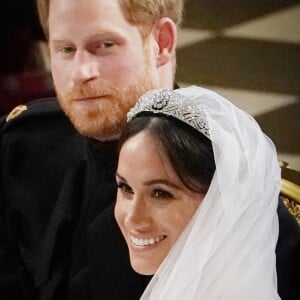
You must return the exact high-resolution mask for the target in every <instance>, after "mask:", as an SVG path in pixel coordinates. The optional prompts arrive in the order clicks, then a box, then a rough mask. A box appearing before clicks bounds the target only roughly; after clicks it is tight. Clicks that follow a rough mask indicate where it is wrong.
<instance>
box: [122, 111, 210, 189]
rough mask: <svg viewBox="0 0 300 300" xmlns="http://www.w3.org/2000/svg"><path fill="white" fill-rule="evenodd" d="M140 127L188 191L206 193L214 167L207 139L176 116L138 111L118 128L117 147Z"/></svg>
mask: <svg viewBox="0 0 300 300" xmlns="http://www.w3.org/2000/svg"><path fill="white" fill-rule="evenodd" d="M144 130H146V131H147V132H148V133H149V134H150V135H151V136H152V137H153V138H154V139H155V141H156V142H157V143H158V145H160V146H161V148H162V150H163V151H164V153H165V154H166V155H167V157H168V158H169V160H170V163H171V165H172V167H173V169H174V171H175V173H176V174H177V175H178V177H179V178H180V180H181V181H182V182H183V184H184V185H185V186H186V187H187V188H189V189H190V190H192V191H195V192H201V193H206V192H207V190H208V187H209V185H210V182H211V180H212V177H213V175H214V172H215V169H216V166H215V160H214V154H213V149H212V144H211V141H210V140H209V139H208V138H207V137H206V136H204V135H203V134H202V133H200V132H199V131H197V130H196V129H194V128H193V127H191V126H189V125H187V124H185V123H184V122H182V121H180V120H178V119H176V118H173V117H169V116H166V115H163V114H158V115H157V114H156V115H154V114H152V113H140V114H138V115H137V116H136V117H135V118H134V119H132V120H131V121H130V122H129V123H128V124H127V126H126V127H125V129H124V131H123V132H122V135H121V138H120V140H119V151H120V150H121V147H122V145H123V144H124V143H125V142H126V141H127V140H128V139H129V138H130V137H133V136H135V135H136V134H138V133H139V132H141V131H144ZM145 146H146V145H145Z"/></svg>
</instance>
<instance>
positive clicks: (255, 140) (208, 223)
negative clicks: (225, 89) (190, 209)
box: [141, 86, 280, 300]
mask: <svg viewBox="0 0 300 300" xmlns="http://www.w3.org/2000/svg"><path fill="white" fill-rule="evenodd" d="M176 92H177V93H180V94H182V95H184V96H186V97H187V98H190V99H193V101H195V103H197V106H198V105H199V106H200V107H201V109H202V110H203V111H204V112H205V115H206V118H207V121H208V125H209V130H210V137H211V140H212V144H213V151H214V157H215V162H216V172H215V174H214V177H213V180H212V182H211V185H210V188H209V190H208V192H207V194H206V196H205V198H204V201H203V202H202V204H201V205H200V206H199V208H198V210H197V211H196V213H195V215H194V217H193V219H192V220H191V222H190V223H189V225H188V226H187V228H186V229H185V231H184V232H183V234H182V235H181V237H180V238H179V240H178V241H177V243H176V245H175V246H174V247H173V248H172V250H171V251H170V253H169V254H168V256H167V257H166V259H165V260H164V262H163V263H162V265H161V266H160V268H159V270H158V271H157V272H156V274H155V275H154V276H153V278H152V280H151V282H150V283H149V285H148V287H147V288H146V290H145V292H144V294H143V296H142V297H141V299H142V300H146V299H149V300H150V299H151V300H177V299H178V300H183V299H187V300H192V299H197V300H217V299H226V300H247V299H249V300H250V299H251V300H253V299H255V300H259V299H261V300H269V299H280V297H279V296H278V294H277V276H276V263H275V262H276V257H275V247H276V243H277V238H278V217H277V211H276V210H277V205H278V194H279V190H280V168H279V166H278V161H277V155H276V150H275V147H274V145H273V143H272V141H271V140H270V139H269V138H268V137H267V136H266V135H264V133H263V132H262V131H261V129H260V127H259V126H258V124H257V123H256V121H255V120H254V119H253V118H252V117H251V116H250V115H248V114H247V113H245V112H244V111H242V110H240V109H238V108H237V107H236V106H234V105H233V104H231V103H230V102H229V101H227V100H226V99H224V98H223V97H221V96H220V95H218V94H216V93H214V92H212V91H209V90H207V89H204V88H200V87H195V86H193V87H188V88H182V89H178V90H176Z"/></svg>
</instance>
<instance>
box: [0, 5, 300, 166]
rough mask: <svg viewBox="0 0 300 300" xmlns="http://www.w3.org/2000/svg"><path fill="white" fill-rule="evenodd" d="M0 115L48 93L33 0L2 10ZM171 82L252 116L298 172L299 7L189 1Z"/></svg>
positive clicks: (49, 85) (46, 62) (46, 67)
mask: <svg viewBox="0 0 300 300" xmlns="http://www.w3.org/2000/svg"><path fill="white" fill-rule="evenodd" d="M0 22H1V24H0V38H1V47H0V51H1V53H0V116H1V115H4V114H6V113H8V112H9V111H10V110H11V109H12V108H13V107H15V106H16V105H18V104H22V103H26V102H27V101H29V100H32V99H36V98H41V97H49V96H52V95H54V91H53V85H52V79H51V74H50V66H49V57H48V53H47V47H46V43H45V41H44V36H43V33H42V31H41V28H40V26H39V23H38V18H37V14H36V9H35V0H11V1H10V2H8V3H7V4H6V8H3V7H2V8H1V11H0ZM177 64H178V68H177V74H176V80H177V82H178V84H179V85H180V86H187V85H193V84H197V85H200V86H203V87H207V88H210V89H213V90H215V91H216V92H218V93H220V94H222V95H223V96H225V97H226V98H228V99H229V100H230V101H232V102H233V103H234V104H236V105H237V106H239V107H240V108H242V109H244V110H246V111H247V112H249V113H250V114H251V115H253V116H254V117H255V119H256V120H257V121H258V123H259V124H260V125H261V127H262V129H263V130H264V131H265V132H266V133H267V134H268V135H269V136H270V137H271V139H272V140H273V141H274V143H275V144H276V146H277V149H278V152H279V158H280V159H281V160H284V161H286V162H288V163H289V165H290V167H291V168H293V169H296V170H299V171H300V126H299V125H300V1H299V0H298V1H296V0H252V1H249V0H187V1H186V11H185V15H184V22H183V26H182V29H181V30H180V32H179V41H178V46H177Z"/></svg>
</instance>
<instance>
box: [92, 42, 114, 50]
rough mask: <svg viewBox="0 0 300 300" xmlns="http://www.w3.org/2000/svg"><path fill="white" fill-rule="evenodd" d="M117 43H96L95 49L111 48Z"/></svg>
mask: <svg viewBox="0 0 300 300" xmlns="http://www.w3.org/2000/svg"><path fill="white" fill-rule="evenodd" d="M114 45H115V44H114V43H113V42H109V41H108V42H101V43H99V44H97V45H95V49H109V48H111V47H113V46H114Z"/></svg>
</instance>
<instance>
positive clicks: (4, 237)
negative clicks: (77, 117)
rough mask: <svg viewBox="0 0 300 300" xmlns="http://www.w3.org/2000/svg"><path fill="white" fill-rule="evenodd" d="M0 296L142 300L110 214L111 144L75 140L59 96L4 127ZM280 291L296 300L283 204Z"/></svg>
mask: <svg viewBox="0 0 300 300" xmlns="http://www.w3.org/2000/svg"><path fill="white" fill-rule="evenodd" d="M0 122H1V123H0V128H1V140H0V158H1V166H0V197H1V198H0V295H1V299H5V300H6V299H10V300H11V299H30V300H33V299H43V300H45V299H52V300H54V299H72V300H76V299H97V300H99V299H105V300H106V299H110V300H127V299H128V300H134V299H139V297H140V295H141V294H142V292H143V290H144V288H145V286H146V284H147V283H148V281H149V277H147V276H140V275H138V274H136V273H135V272H134V271H133V270H132V269H131V267H130V263H129V255H128V250H127V246H126V244H125V242H124V240H123V238H122V235H121V233H120V231H119V229H118V227H117V224H116V222H115V220H114V217H113V205H114V203H113V202H114V200H115V192H116V187H115V181H114V173H115V169H116V163H117V152H116V144H117V143H116V142H106V143H102V142H96V141H93V140H89V139H87V138H85V137H82V136H80V135H79V134H78V133H77V132H76V131H75V129H74V128H73V126H72V125H71V123H70V122H69V120H68V119H67V118H66V117H65V115H64V114H63V112H62V111H61V110H60V108H59V106H58V104H57V102H56V100H55V99H48V100H47V99H46V100H41V101H35V102H31V103H29V104H28V105H27V107H25V106H21V107H19V108H18V109H16V110H15V111H13V112H12V113H11V114H10V116H9V117H8V121H7V120H6V119H5V118H2V119H1V121H0ZM279 221H280V237H279V241H278V244H277V249H276V254H277V269H278V286H279V293H280V295H281V297H282V299H284V300H294V299H298V296H299V283H298V282H299V261H300V259H299V257H300V256H299V253H300V252H299V251H300V232H299V230H300V229H299V226H298V225H297V223H296V222H295V220H294V219H293V218H292V217H291V216H290V215H289V213H288V212H287V210H286V209H285V207H284V206H283V205H281V204H280V206H279Z"/></svg>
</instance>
